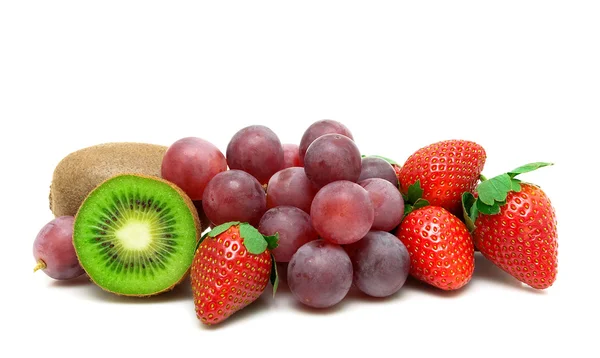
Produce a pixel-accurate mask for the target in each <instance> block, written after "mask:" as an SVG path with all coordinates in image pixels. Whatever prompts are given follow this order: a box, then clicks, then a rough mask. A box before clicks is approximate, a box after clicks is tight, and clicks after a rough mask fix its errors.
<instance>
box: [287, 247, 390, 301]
mask: <svg viewBox="0 0 600 358" xmlns="http://www.w3.org/2000/svg"><path fill="white" fill-rule="evenodd" d="M396 240H398V239H396ZM287 283H288V286H289V288H290V291H291V292H292V294H293V295H294V297H296V299H298V301H300V302H302V303H303V304H305V305H308V306H311V307H316V308H325V307H331V306H333V305H336V304H337V303H339V302H340V301H341V300H342V299H344V297H346V294H347V293H348V291H349V290H350V286H352V262H351V261H350V257H348V254H347V253H346V252H345V251H344V249H343V248H342V247H341V246H339V245H336V244H332V243H329V242H326V241H324V240H315V241H311V242H309V243H306V244H304V245H302V247H300V248H299V249H298V251H296V253H295V254H294V256H293V257H292V260H291V261H290V263H289V265H288V272H287Z"/></svg>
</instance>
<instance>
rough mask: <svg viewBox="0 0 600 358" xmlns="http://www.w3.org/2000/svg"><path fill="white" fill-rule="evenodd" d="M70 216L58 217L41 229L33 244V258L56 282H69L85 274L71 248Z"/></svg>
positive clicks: (37, 267) (36, 267)
mask: <svg viewBox="0 0 600 358" xmlns="http://www.w3.org/2000/svg"><path fill="white" fill-rule="evenodd" d="M74 222H75V218H74V217H72V216H59V217H57V218H55V219H53V220H51V221H50V222H48V223H47V224H46V225H44V226H43V227H42V229H41V230H40V232H39V233H38V234H37V236H36V238H35V240H34V242H33V257H34V258H35V260H36V262H37V265H36V266H35V268H34V269H33V271H34V272H35V271H37V270H42V271H44V273H45V274H46V275H48V276H50V277H52V278H53V279H56V280H70V279H72V278H75V277H79V276H81V275H83V274H84V273H85V271H84V270H83V268H82V267H81V265H80V264H79V260H78V259H77V254H76V253H75V248H74V247H73V224H74Z"/></svg>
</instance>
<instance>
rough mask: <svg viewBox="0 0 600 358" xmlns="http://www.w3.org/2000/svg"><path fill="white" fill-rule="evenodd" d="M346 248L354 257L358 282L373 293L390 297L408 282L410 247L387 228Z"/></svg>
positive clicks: (373, 232)
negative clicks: (407, 247) (387, 230)
mask: <svg viewBox="0 0 600 358" xmlns="http://www.w3.org/2000/svg"><path fill="white" fill-rule="evenodd" d="M344 249H345V250H346V252H347V253H348V255H349V256H350V259H351V260H352V267H353V269H354V284H355V285H356V287H358V289H359V290H361V291H362V292H364V293H366V294H367V295H369V296H374V297H386V296H390V295H392V294H394V293H396V292H398V290H400V288H402V286H403V285H404V283H405V282H406V279H407V277H408V273H409V271H410V256H409V254H408V250H407V249H406V246H404V244H403V243H402V241H400V240H398V238H397V237H396V236H395V235H392V234H390V233H389V232H386V231H371V232H369V233H368V234H367V235H366V236H365V237H363V238H362V239H360V240H359V241H358V242H355V243H353V244H351V245H346V246H344Z"/></svg>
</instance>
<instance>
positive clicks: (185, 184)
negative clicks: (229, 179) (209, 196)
mask: <svg viewBox="0 0 600 358" xmlns="http://www.w3.org/2000/svg"><path fill="white" fill-rule="evenodd" d="M225 170H227V161H226V160H225V156H224V155H223V153H222V152H221V151H220V150H219V149H218V148H217V147H216V146H215V145H214V144H212V143H210V142H208V141H206V140H204V139H201V138H195V137H187V138H182V139H180V140H178V141H176V142H175V143H173V144H172V145H171V146H170V147H169V149H167V152H166V153H165V155H164V157H163V161H162V167H161V175H162V177H163V178H164V179H166V180H168V181H170V182H172V183H174V184H175V185H177V186H178V187H180V188H181V190H183V191H184V192H185V193H186V194H187V195H188V196H189V197H190V199H192V200H201V199H202V194H203V193H204V188H206V185H207V184H208V182H209V181H210V180H211V179H212V178H213V177H214V176H215V175H217V174H218V173H220V172H223V171H225Z"/></svg>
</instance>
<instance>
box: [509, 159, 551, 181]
mask: <svg viewBox="0 0 600 358" xmlns="http://www.w3.org/2000/svg"><path fill="white" fill-rule="evenodd" d="M550 165H554V163H546V162H535V163H529V164H525V165H522V166H520V167H518V168H516V169H513V170H511V171H510V172H508V175H510V177H511V178H514V177H515V176H517V175H519V174H523V173H528V172H532V171H534V170H536V169H539V168H543V167H547V166H550Z"/></svg>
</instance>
